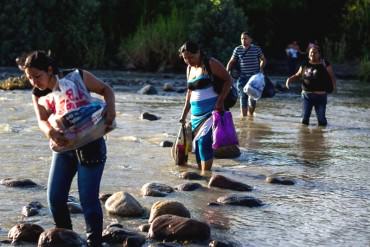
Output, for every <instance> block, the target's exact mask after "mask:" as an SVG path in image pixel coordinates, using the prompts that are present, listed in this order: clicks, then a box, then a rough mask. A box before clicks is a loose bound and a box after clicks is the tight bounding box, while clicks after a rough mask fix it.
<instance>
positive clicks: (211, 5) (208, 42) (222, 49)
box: [189, 0, 247, 63]
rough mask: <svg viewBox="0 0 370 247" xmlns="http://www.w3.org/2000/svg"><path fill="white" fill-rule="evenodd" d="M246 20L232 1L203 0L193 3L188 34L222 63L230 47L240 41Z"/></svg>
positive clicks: (245, 27) (228, 56)
mask: <svg viewBox="0 0 370 247" xmlns="http://www.w3.org/2000/svg"><path fill="white" fill-rule="evenodd" d="M246 23H247V18H246V16H245V15H244V13H243V11H242V10H241V9H240V8H237V7H235V5H234V1H232V0H225V1H204V2H202V3H200V4H198V5H196V6H195V7H194V14H193V18H192V23H191V25H190V31H191V33H192V35H191V36H190V37H189V38H190V39H191V40H194V41H197V42H198V43H199V44H200V45H201V47H202V48H203V49H204V50H205V51H206V52H207V53H209V54H210V55H211V56H214V57H216V58H217V59H219V60H220V61H222V62H224V63H226V62H227V61H228V59H229V58H230V57H231V54H232V51H233V49H234V47H235V46H237V45H239V44H240V34H241V33H242V32H243V31H245V30H247V24H246Z"/></svg>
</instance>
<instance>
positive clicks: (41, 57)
mask: <svg viewBox="0 0 370 247" xmlns="http://www.w3.org/2000/svg"><path fill="white" fill-rule="evenodd" d="M15 61H16V63H17V64H18V67H19V69H21V70H22V71H24V70H25V69H27V68H36V69H39V70H42V71H45V72H48V69H49V67H51V68H52V70H53V74H54V75H55V74H58V73H59V69H58V66H57V65H56V62H55V60H54V59H53V58H52V57H51V56H50V55H49V54H47V53H46V52H45V51H33V52H31V53H27V54H23V55H22V56H20V57H17V59H16V60H15Z"/></svg>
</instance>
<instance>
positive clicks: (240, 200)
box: [217, 194, 263, 207]
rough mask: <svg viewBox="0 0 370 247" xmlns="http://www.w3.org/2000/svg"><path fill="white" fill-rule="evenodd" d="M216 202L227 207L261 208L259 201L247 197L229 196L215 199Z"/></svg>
mask: <svg viewBox="0 0 370 247" xmlns="http://www.w3.org/2000/svg"><path fill="white" fill-rule="evenodd" d="M217 202H219V203H222V204H228V205H237V206H246V207H260V206H263V203H262V201H261V200H259V199H257V198H254V197H252V196H248V195H239V194H230V195H227V196H222V197H219V198H218V199H217Z"/></svg>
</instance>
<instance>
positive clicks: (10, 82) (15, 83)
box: [0, 75, 32, 90]
mask: <svg viewBox="0 0 370 247" xmlns="http://www.w3.org/2000/svg"><path fill="white" fill-rule="evenodd" d="M29 88H32V86H31V83H30V82H29V80H28V79H27V78H26V76H25V75H22V76H12V77H9V78H8V79H6V80H3V81H0V89H3V90H14V89H29Z"/></svg>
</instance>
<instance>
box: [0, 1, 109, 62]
mask: <svg viewBox="0 0 370 247" xmlns="http://www.w3.org/2000/svg"><path fill="white" fill-rule="evenodd" d="M99 2H100V1H99V0H76V1H63V3H62V4H61V2H60V1H56V0H49V1H27V0H20V1H5V3H4V4H3V5H2V8H3V9H2V11H1V13H0V29H1V32H2V41H1V42H0V57H1V58H2V59H1V60H0V65H9V64H14V59H15V58H16V57H17V56H19V55H20V54H21V53H23V52H29V51H31V50H37V49H41V50H51V51H52V54H53V55H54V56H56V58H57V60H58V61H59V62H60V64H61V65H65V64H68V65H87V66H92V67H94V66H97V65H98V64H99V63H100V62H101V60H102V58H103V56H104V36H103V32H102V30H101V28H100V25H99V23H97V22H96V14H97V11H98V10H99Z"/></svg>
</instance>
